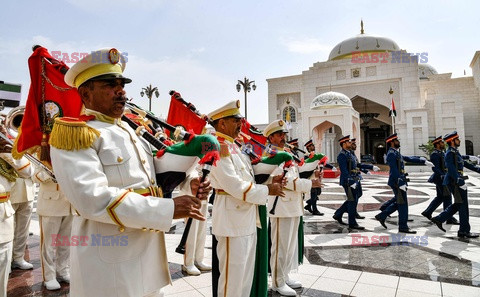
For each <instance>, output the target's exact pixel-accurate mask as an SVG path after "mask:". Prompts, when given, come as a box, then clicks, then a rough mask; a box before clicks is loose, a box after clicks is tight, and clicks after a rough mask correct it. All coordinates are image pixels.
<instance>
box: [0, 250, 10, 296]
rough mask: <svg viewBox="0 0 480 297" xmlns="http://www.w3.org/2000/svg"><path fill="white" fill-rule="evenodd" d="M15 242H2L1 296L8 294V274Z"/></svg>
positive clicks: (0, 266) (0, 265)
mask: <svg viewBox="0 0 480 297" xmlns="http://www.w3.org/2000/svg"><path fill="white" fill-rule="evenodd" d="M12 247H13V242H12V241H9V242H4V243H0V297H6V296H7V284H8V274H9V273H10V263H11V262H12Z"/></svg>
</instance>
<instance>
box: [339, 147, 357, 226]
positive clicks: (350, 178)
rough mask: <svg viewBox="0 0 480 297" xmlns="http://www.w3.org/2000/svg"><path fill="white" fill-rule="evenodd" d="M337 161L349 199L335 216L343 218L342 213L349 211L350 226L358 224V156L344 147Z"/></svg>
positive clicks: (342, 183)
mask: <svg viewBox="0 0 480 297" xmlns="http://www.w3.org/2000/svg"><path fill="white" fill-rule="evenodd" d="M337 162H338V165H339V167H340V185H341V186H342V187H343V189H344V190H345V194H347V200H346V201H345V202H344V203H343V204H342V206H340V208H339V209H337V211H335V217H339V218H341V217H342V215H343V214H344V213H345V212H347V213H348V225H349V226H350V227H352V226H357V225H358V224H357V221H356V220H355V215H356V211H357V203H358V197H359V190H358V189H359V188H360V179H359V178H358V169H357V162H356V158H354V156H353V155H352V153H351V152H349V151H347V150H344V149H342V150H341V151H340V154H338V157H337ZM355 183H356V184H357V186H356V188H355V189H352V187H351V186H352V185H353V184H355Z"/></svg>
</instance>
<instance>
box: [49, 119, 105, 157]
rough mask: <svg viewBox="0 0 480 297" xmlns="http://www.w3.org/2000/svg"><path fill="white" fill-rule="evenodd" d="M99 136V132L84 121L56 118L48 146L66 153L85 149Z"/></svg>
mask: <svg viewBox="0 0 480 297" xmlns="http://www.w3.org/2000/svg"><path fill="white" fill-rule="evenodd" d="M99 136H100V131H98V130H97V129H94V128H92V127H89V126H88V125H87V123H86V122H84V121H81V120H78V119H73V118H56V119H55V124H54V125H53V129H52V133H50V145H51V146H53V147H56V148H58V149H62V150H67V151H73V150H80V149H87V148H89V147H90V146H91V145H92V144H93V142H94V141H95V139H96V138H97V137H99Z"/></svg>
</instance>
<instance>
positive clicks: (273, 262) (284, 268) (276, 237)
mask: <svg viewBox="0 0 480 297" xmlns="http://www.w3.org/2000/svg"><path fill="white" fill-rule="evenodd" d="M270 224H271V233H270V236H271V239H272V248H271V255H270V268H271V271H272V286H274V287H276V288H279V287H281V286H283V285H284V284H285V281H286V279H287V277H288V273H289V272H290V271H292V270H295V269H297V268H298V225H299V224H300V217H293V218H270Z"/></svg>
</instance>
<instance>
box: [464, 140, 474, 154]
mask: <svg viewBox="0 0 480 297" xmlns="http://www.w3.org/2000/svg"><path fill="white" fill-rule="evenodd" d="M465 153H466V154H467V155H469V156H473V142H471V141H470V140H465Z"/></svg>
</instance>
